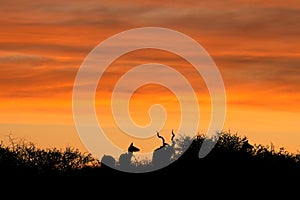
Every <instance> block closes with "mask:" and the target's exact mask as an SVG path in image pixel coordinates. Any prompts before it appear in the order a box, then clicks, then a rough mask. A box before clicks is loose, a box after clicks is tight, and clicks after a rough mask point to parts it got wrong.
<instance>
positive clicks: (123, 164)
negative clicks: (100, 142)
mask: <svg viewBox="0 0 300 200" xmlns="http://www.w3.org/2000/svg"><path fill="white" fill-rule="evenodd" d="M138 151H140V149H139V148H137V147H135V146H133V142H132V143H131V144H130V146H129V147H128V149H127V152H126V153H123V154H121V155H120V156H119V160H118V162H116V160H115V159H114V158H113V157H112V156H110V155H104V156H103V157H102V159H101V163H102V164H104V165H103V168H104V169H105V168H106V167H107V166H108V167H110V168H113V169H121V170H126V171H127V170H128V169H130V168H131V166H132V162H131V158H132V157H133V152H138Z"/></svg>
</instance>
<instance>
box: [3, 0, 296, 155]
mask: <svg viewBox="0 0 300 200" xmlns="http://www.w3.org/2000/svg"><path fill="white" fill-rule="evenodd" d="M142 2H143V3H141V1H135V0H130V1H118V0H114V1H96V0H95V1H88V2H86V1H83V0H74V1H72V2H70V1H63V0H62V1H56V0H54V1H51V2H50V1H49V2H45V1H41V2H40V1H39V2H34V1H32V2H30V1H25V0H16V1H1V7H0V15H1V18H0V25H1V26H0V110H1V113H0V139H1V140H3V141H6V142H7V140H8V135H9V134H11V135H12V136H13V137H15V138H24V139H25V140H26V141H32V142H34V143H36V144H37V145H38V146H41V147H59V148H61V147H62V148H63V147H66V146H73V147H76V148H79V149H81V150H83V151H86V149H85V147H84V145H83V144H82V143H81V141H80V138H79V136H78V134H77V132H76V129H75V126H74V121H73V116H72V90H73V84H74V80H75V76H76V73H77V70H78V69H79V67H80V66H81V64H82V62H83V60H84V59H85V57H86V56H87V55H88V54H89V53H90V51H91V50H92V49H93V48H94V47H95V46H96V45H98V44H99V43H100V42H102V41H103V40H105V39H107V38H108V37H110V36H112V35H114V34H117V33H119V32H122V31H125V30H128V29H132V28H139V27H146V26H153V27H154V26H157V27H165V28H170V29H174V30H176V31H180V32H182V33H184V34H186V35H188V36H190V37H191V38H193V39H194V40H196V41H197V42H198V43H199V44H201V45H202V46H203V47H204V48H205V49H206V51H207V52H208V53H209V55H210V56H211V57H212V58H213V60H214V62H215V63H216V65H217V66H218V68H219V70H220V73H221V75H222V78H223V81H224V85H225V88H226V96H227V115H226V120H225V125H224V130H230V131H231V132H233V133H235V132H238V134H240V135H245V136H247V137H248V138H249V140H250V141H252V142H253V143H262V144H266V145H270V144H271V143H273V144H274V145H275V148H279V147H282V146H283V147H285V148H286V149H287V150H289V151H292V152H297V150H300V126H299V119H300V104H299V102H300V90H299V88H300V81H299V80H300V67H299V65H300V42H299V35H300V26H299V24H300V14H299V13H300V3H299V1H297V0H289V1H283V0H278V1H270V0H267V1H256V0H255V1H241V0H226V1H222V2H221V1H214V0H213V1H196V0H188V1H142ZM174 43H176V41H174ZM120 45H127V44H126V43H124V44H120ZM154 62H155V63H161V64H165V65H168V66H171V67H173V68H174V69H176V70H178V71H179V72H180V73H182V74H183V75H184V76H185V77H186V78H187V79H188V80H189V81H190V83H191V85H192V86H193V88H194V90H195V91H196V95H197V98H198V102H199V106H200V108H201V112H200V113H199V115H200V117H201V122H200V124H199V130H198V131H199V132H200V133H205V131H206V129H207V126H208V124H209V119H210V111H211V110H210V103H211V102H210V97H209V93H208V90H207V88H206V85H205V83H204V81H203V79H202V78H201V77H199V76H195V70H194V69H193V68H192V66H191V65H190V63H188V62H187V61H186V60H184V59H182V58H181V57H180V56H178V55H174V54H172V53H170V52H165V51H161V50H153V49H147V50H139V51H134V52H130V53H128V54H126V55H123V56H121V57H120V58H118V59H117V60H115V62H113V63H112V64H111V65H110V66H109V68H108V70H107V71H106V72H105V76H104V77H103V78H102V79H101V80H100V82H99V85H101V87H99V89H98V90H97V94H96V99H95V102H96V103H95V106H96V111H97V116H98V120H99V121H101V122H102V124H105V127H104V129H105V130H107V132H108V133H113V134H112V135H108V136H109V137H110V138H111V139H112V140H113V141H114V142H115V143H117V144H118V145H120V146H121V147H122V148H124V149H125V148H126V147H127V145H128V143H129V142H130V139H131V138H128V136H126V135H124V134H123V135H122V133H117V131H116V130H117V128H116V127H115V123H114V120H113V118H112V115H111V111H110V110H109V109H108V108H110V97H111V92H112V89H113V88H114V85H115V84H116V82H117V81H118V79H119V78H120V76H122V74H123V73H125V72H126V71H128V70H129V69H131V68H133V67H135V66H137V65H141V64H145V63H154ZM140 78H142V77H140ZM170 81H172V80H170ZM155 103H160V104H162V105H164V107H165V109H166V112H167V114H168V120H167V122H166V125H165V127H164V129H163V130H161V132H162V134H165V135H166V136H169V134H170V130H171V129H173V128H174V129H175V130H176V129H177V128H178V123H179V120H180V110H179V109H178V102H177V99H176V97H175V96H174V94H172V92H171V91H169V90H168V89H167V88H164V87H161V86H158V85H155V84H152V85H151V84H149V85H145V86H143V87H141V88H139V89H138V90H137V91H136V93H134V94H133V95H132V98H131V102H130V111H131V115H132V118H133V119H134V120H135V122H136V123H137V124H140V125H145V124H147V123H149V122H150V119H149V116H148V109H149V108H150V107H151V105H153V104H155ZM153 134H155V133H153ZM126 140H128V141H126ZM120 141H121V142H120ZM124 141H125V142H124ZM135 142H136V144H137V146H142V147H144V148H143V151H151V150H152V149H153V148H156V147H157V146H159V145H160V141H158V140H157V138H155V135H154V136H153V137H152V138H151V139H149V140H147V141H145V140H142V139H141V140H136V141H135ZM99 145H100V144H99Z"/></svg>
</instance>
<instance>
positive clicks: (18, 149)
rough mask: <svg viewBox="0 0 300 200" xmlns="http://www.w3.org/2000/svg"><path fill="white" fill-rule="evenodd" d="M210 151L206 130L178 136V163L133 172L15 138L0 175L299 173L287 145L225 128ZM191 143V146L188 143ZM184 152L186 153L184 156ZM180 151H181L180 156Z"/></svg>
mask: <svg viewBox="0 0 300 200" xmlns="http://www.w3.org/2000/svg"><path fill="white" fill-rule="evenodd" d="M219 135H220V137H219V138H218V140H217V141H214V140H215V139H216V138H212V139H211V143H212V144H214V143H215V145H214V147H213V148H212V151H211V152H210V153H209V154H208V155H207V156H206V157H204V158H202V159H200V158H199V157H198V154H199V150H200V147H201V145H202V144H203V141H204V140H205V136H204V135H197V136H195V137H194V138H189V137H182V138H177V139H176V145H175V146H174V149H175V152H176V154H175V156H173V158H172V159H174V162H173V163H172V164H170V165H168V166H167V167H165V168H162V169H160V170H157V171H153V172H148V173H142V174H130V173H125V172H120V171H117V170H115V169H111V168H109V167H105V166H104V165H101V163H100V161H99V159H97V158H94V157H93V156H92V155H91V154H88V153H81V152H80V151H79V150H78V149H73V148H71V147H67V148H66V149H65V150H60V149H57V148H52V149H40V148H37V147H36V146H35V145H34V144H32V143H25V142H18V143H17V144H15V143H14V142H11V144H10V145H9V146H5V145H3V143H1V144H0V173H1V175H42V176H49V175H70V176H86V177H95V176H96V177H97V176H101V177H102V178H104V177H110V178H111V177H115V178H116V177H127V176H131V177H142V178H144V177H156V176H159V177H168V178H169V177H180V176H181V177H190V176H194V177H195V176H198V177H201V178H202V179H204V178H223V179H226V178H229V177H230V178H231V179H232V180H235V179H237V180H239V179H240V178H241V177H244V178H245V177H249V178H257V177H265V178H268V177H271V176H273V177H274V176H275V177H294V178H300V161H299V159H298V158H299V157H297V155H295V154H292V153H290V152H288V151H286V150H285V149H284V148H279V150H275V148H274V146H273V145H272V144H271V145H270V146H264V145H261V144H258V145H256V144H250V142H249V141H248V139H247V138H246V137H241V136H238V135H237V134H231V133H230V132H222V133H220V134H219ZM189 144H191V145H190V146H189V148H187V147H188V145H189ZM181 154H182V155H181ZM179 155H181V156H179ZM132 164H133V167H137V168H147V167H151V160H150V161H149V160H139V161H134V162H133V163H132Z"/></svg>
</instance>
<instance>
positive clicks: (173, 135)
mask: <svg viewBox="0 0 300 200" xmlns="http://www.w3.org/2000/svg"><path fill="white" fill-rule="evenodd" d="M174 137H175V133H174V132H173V129H172V138H171V141H173V139H174Z"/></svg>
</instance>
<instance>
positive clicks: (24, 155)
mask: <svg viewBox="0 0 300 200" xmlns="http://www.w3.org/2000/svg"><path fill="white" fill-rule="evenodd" d="M10 141H11V142H10V145H9V146H4V145H3V143H1V144H0V174H1V175H68V174H72V173H74V172H76V171H78V170H80V169H83V168H88V167H97V166H99V161H98V160H97V159H96V158H93V157H92V156H91V154H85V153H81V152H80V151H79V150H78V149H74V148H71V147H66V148H65V150H61V149H57V148H52V149H41V148H37V147H36V146H35V145H34V144H33V143H25V142H24V141H19V142H18V143H15V142H14V141H13V140H12V139H10Z"/></svg>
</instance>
